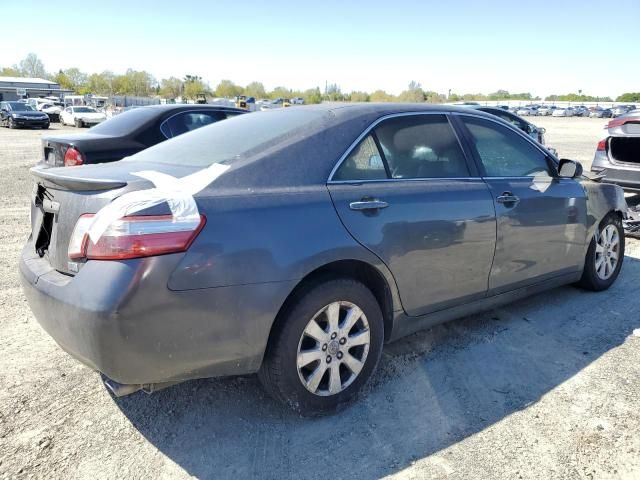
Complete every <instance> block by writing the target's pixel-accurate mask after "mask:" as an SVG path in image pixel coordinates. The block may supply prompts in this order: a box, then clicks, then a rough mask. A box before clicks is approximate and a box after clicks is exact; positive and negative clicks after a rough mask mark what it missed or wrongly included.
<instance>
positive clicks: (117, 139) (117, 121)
mask: <svg viewBox="0 0 640 480" xmlns="http://www.w3.org/2000/svg"><path fill="white" fill-rule="evenodd" d="M242 113H246V110H241V109H237V108H229V107H218V106H215V105H185V104H167V105H150V106H145V107H131V108H129V107H127V109H125V111H123V112H122V113H120V114H118V115H114V116H113V117H112V118H110V119H109V120H107V121H106V122H104V123H101V124H100V125H97V126H95V127H93V128H91V129H90V130H89V131H88V132H86V133H78V134H63V135H56V136H51V137H46V138H44V139H43V140H42V147H43V151H44V157H43V162H44V164H45V165H47V166H50V167H58V166H75V165H86V164H89V163H103V162H114V161H116V160H120V159H122V158H124V157H127V156H129V155H133V154H134V153H137V152H140V151H141V150H144V149H145V148H148V147H150V146H152V145H156V144H157V143H160V142H163V141H165V140H166V139H168V138H173V137H177V136H178V135H181V134H183V133H186V132H188V131H191V130H195V129H197V128H200V127H203V126H205V125H209V124H211V123H215V122H217V121H219V120H224V119H227V118H230V117H232V116H235V115H240V114H242Z"/></svg>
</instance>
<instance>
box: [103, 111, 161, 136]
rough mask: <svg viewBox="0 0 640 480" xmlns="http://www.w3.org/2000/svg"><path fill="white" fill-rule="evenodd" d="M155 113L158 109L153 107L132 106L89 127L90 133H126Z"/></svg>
mask: <svg viewBox="0 0 640 480" xmlns="http://www.w3.org/2000/svg"><path fill="white" fill-rule="evenodd" d="M157 114H158V110H156V109H154V108H149V107H146V108H145V107H141V108H132V109H131V110H127V111H126V112H122V113H119V114H118V115H114V116H113V117H111V118H110V119H109V120H107V121H106V122H102V123H99V124H98V125H96V126H95V127H93V128H92V129H91V133H99V134H101V135H114V136H121V135H126V134H128V133H131V132H133V131H135V130H137V129H138V128H140V126H141V125H142V124H144V123H146V122H147V121H148V120H149V119H151V118H153V117H155V116H156V115H157Z"/></svg>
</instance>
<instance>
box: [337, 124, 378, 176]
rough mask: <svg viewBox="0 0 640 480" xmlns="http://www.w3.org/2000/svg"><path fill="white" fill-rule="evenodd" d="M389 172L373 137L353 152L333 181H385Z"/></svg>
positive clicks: (368, 138)
mask: <svg viewBox="0 0 640 480" xmlns="http://www.w3.org/2000/svg"><path fill="white" fill-rule="evenodd" d="M386 178H387V172H386V170H385V168H384V163H383V161H382V157H381V156H380V152H379V151H378V147H377V146H376V142H375V141H374V140H373V137H372V136H371V135H367V136H366V137H365V138H364V140H362V141H361V142H360V144H359V145H358V146H357V147H356V148H355V149H354V150H353V151H352V152H351V154H350V155H349V156H348V157H347V158H346V159H345V160H344V162H342V165H340V167H339V168H338V170H337V171H336V173H335V174H334V175H333V180H384V179H386Z"/></svg>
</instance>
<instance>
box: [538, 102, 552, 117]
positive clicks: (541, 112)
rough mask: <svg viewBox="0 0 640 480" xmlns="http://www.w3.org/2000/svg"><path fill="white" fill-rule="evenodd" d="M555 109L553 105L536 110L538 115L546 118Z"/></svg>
mask: <svg viewBox="0 0 640 480" xmlns="http://www.w3.org/2000/svg"><path fill="white" fill-rule="evenodd" d="M555 109H556V107H555V105H543V106H542V107H540V108H539V109H538V115H540V116H542V117H548V116H549V115H551V114H552V113H553V111H554V110H555Z"/></svg>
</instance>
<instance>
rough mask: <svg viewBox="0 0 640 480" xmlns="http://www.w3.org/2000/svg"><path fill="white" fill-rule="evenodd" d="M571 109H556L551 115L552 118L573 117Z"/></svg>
mask: <svg viewBox="0 0 640 480" xmlns="http://www.w3.org/2000/svg"><path fill="white" fill-rule="evenodd" d="M573 113H574V112H573V108H571V107H558V108H556V109H555V110H554V111H553V113H552V114H551V116H552V117H573Z"/></svg>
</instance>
